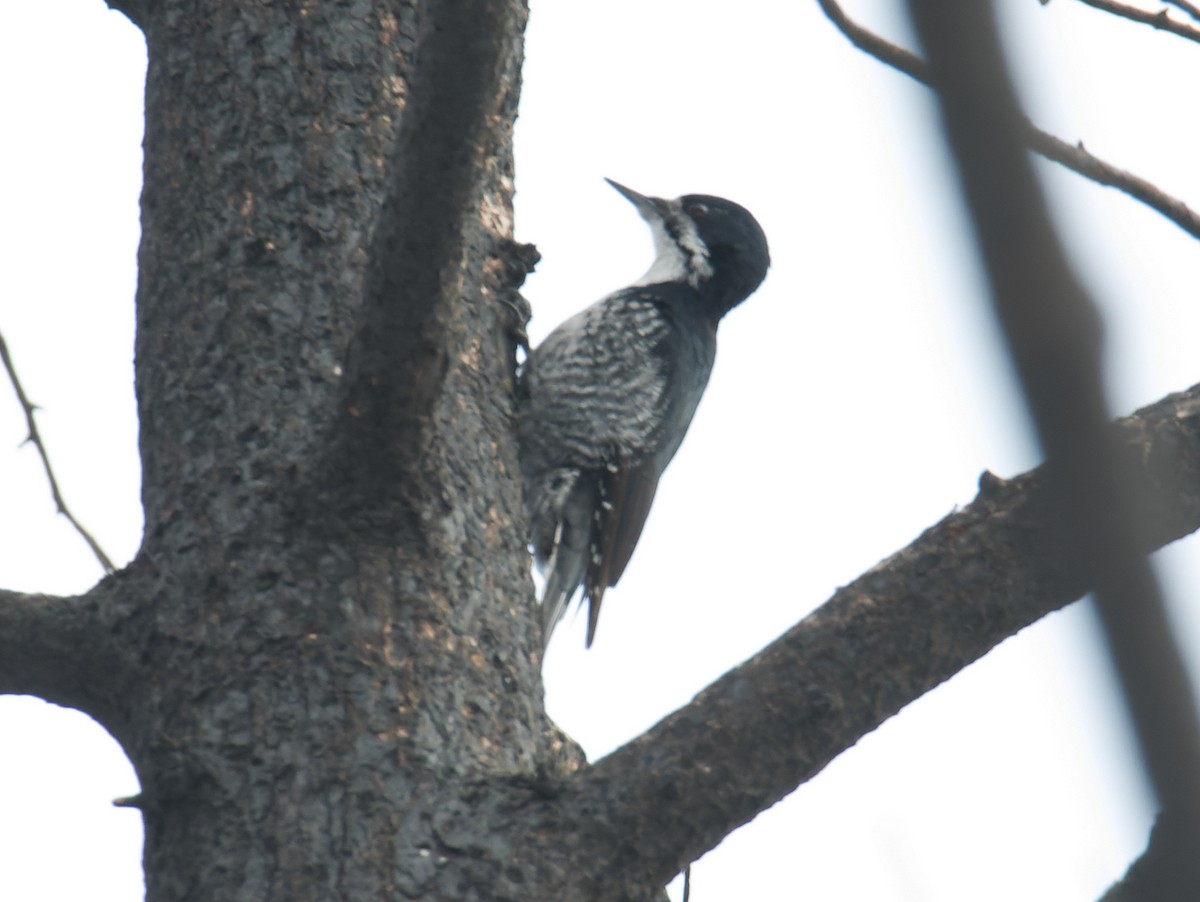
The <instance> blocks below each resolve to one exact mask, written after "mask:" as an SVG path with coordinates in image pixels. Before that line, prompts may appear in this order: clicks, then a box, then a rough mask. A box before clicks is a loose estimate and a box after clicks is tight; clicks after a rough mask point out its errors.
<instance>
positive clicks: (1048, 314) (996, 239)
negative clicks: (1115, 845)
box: [908, 0, 1200, 899]
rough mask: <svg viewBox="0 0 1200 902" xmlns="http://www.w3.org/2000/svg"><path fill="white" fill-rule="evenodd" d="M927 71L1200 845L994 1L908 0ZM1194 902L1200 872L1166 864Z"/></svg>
mask: <svg viewBox="0 0 1200 902" xmlns="http://www.w3.org/2000/svg"><path fill="white" fill-rule="evenodd" d="M908 5H909V10H910V14H911V16H912V19H913V22H914V24H915V25H916V27H917V32H918V34H919V35H920V38H921V43H922V44H923V46H924V47H925V48H926V51H927V53H928V55H929V60H930V67H931V71H932V72H933V73H935V80H936V81H937V83H938V84H939V85H941V89H940V90H939V91H938V99H939V101H940V106H941V110H942V120H943V125H944V128H945V132H946V140H947V143H948V144H949V145H950V149H951V150H952V152H953V157H954V160H955V163H956V168H957V171H958V175H959V180H960V182H961V186H962V191H963V196H964V198H965V199H966V202H967V206H968V208H969V210H970V212H971V219H972V223H973V225H974V229H975V234H976V242H977V244H978V246H979V250H980V253H981V256H982V258H983V261H984V263H985V266H986V269H987V274H988V280H989V283H990V286H991V294H992V302H993V307H994V309H995V312H996V315H997V318H998V320H999V322H1000V324H1001V326H1002V328H1003V332H1004V336H1005V339H1006V341H1007V344H1008V348H1009V353H1010V355H1011V357H1012V360H1013V363H1014V366H1015V368H1016V370H1017V374H1018V377H1019V379H1020V381H1021V385H1022V387H1023V389H1024V392H1025V397H1026V400H1027V403H1028V405H1029V409H1030V412H1031V414H1032V415H1033V419H1034V422H1035V423H1036V425H1037V431H1038V435H1039V438H1040V439H1041V443H1042V447H1043V448H1044V449H1045V452H1046V457H1047V461H1048V466H1049V467H1051V468H1053V471H1052V472H1053V474H1054V475H1053V479H1052V481H1051V485H1052V486H1053V487H1054V488H1055V493H1054V497H1053V504H1054V507H1053V514H1054V516H1055V517H1058V518H1061V520H1062V523H1063V528H1064V531H1065V533H1066V534H1067V536H1068V538H1069V541H1068V542H1067V543H1066V547H1065V548H1064V549H1063V551H1064V553H1065V554H1066V555H1068V559H1069V560H1073V561H1074V562H1075V565H1074V566H1075V567H1076V568H1077V569H1079V570H1080V571H1081V572H1083V573H1085V574H1087V576H1088V584H1089V585H1091V586H1093V587H1094V591H1095V598H1096V604H1097V608H1098V610H1099V612H1100V619H1101V621H1102V623H1103V624H1104V627H1105V633H1106V637H1107V639H1108V645H1109V649H1110V651H1111V653H1112V659H1113V663H1114V665H1115V667H1116V670H1117V673H1118V674H1119V676H1120V680H1121V685H1122V688H1123V689H1124V693H1125V697H1126V701H1127V703H1128V706H1129V710H1130V714H1131V715H1132V718H1133V721H1134V724H1135V725H1136V727H1137V734H1138V739H1139V741H1140V744H1141V750H1142V756H1143V758H1144V760H1145V764H1146V768H1147V770H1148V772H1149V776H1150V779H1151V782H1152V784H1153V785H1154V787H1155V790H1156V791H1157V793H1158V798H1159V799H1160V800H1161V801H1162V802H1163V803H1164V804H1166V803H1169V804H1171V805H1173V806H1175V808H1176V813H1177V815H1178V816H1179V817H1180V820H1181V823H1182V825H1183V834H1184V836H1185V837H1186V838H1187V839H1186V842H1185V843H1184V845H1185V846H1188V847H1190V848H1192V849H1194V848H1195V847H1196V846H1197V845H1198V844H1200V780H1197V779H1196V776H1195V775H1196V773H1197V770H1198V769H1200V718H1198V717H1197V712H1196V701H1195V698H1194V697H1193V695H1192V690H1191V684H1190V682H1189V680H1188V676H1187V672H1186V670H1185V668H1184V665H1183V661H1182V658H1181V656H1180V654H1179V649H1178V647H1177V646H1176V643H1175V641H1174V637H1173V636H1172V634H1171V628H1170V624H1169V623H1168V620H1167V614H1166V610H1165V608H1164V606H1163V601H1162V597H1161V592H1160V591H1159V588H1158V584H1157V581H1156V580H1155V578H1154V574H1153V572H1152V571H1151V569H1150V565H1149V562H1148V561H1147V560H1146V559H1145V556H1144V553H1143V550H1142V548H1141V547H1140V546H1141V545H1142V541H1141V539H1140V536H1139V529H1140V527H1141V525H1142V524H1141V518H1140V516H1139V514H1140V512H1139V511H1138V510H1137V505H1136V504H1135V501H1134V496H1133V493H1132V486H1131V485H1130V480H1129V478H1128V476H1127V473H1126V468H1125V460H1124V459H1123V458H1122V456H1121V455H1120V454H1119V453H1118V449H1117V447H1116V445H1115V444H1114V443H1113V442H1112V436H1111V432H1110V430H1109V429H1108V425H1107V419H1108V413H1107V408H1108V404H1107V401H1106V399H1105V396H1104V388H1103V377H1102V363H1101V357H1102V347H1101V346H1102V341H1101V327H1100V319H1099V314H1098V312H1097V311H1096V308H1095V306H1094V304H1093V303H1092V301H1091V299H1090V298H1089V297H1088V295H1087V292H1086V291H1085V290H1084V288H1083V286H1082V285H1081V284H1080V282H1079V280H1078V279H1076V277H1075V274H1074V273H1073V272H1072V271H1071V268H1070V266H1069V264H1068V263H1067V260H1066V255H1065V253H1064V252H1063V249H1062V245H1061V242H1060V241H1059V239H1058V235H1057V234H1056V232H1055V229H1054V226H1053V224H1052V223H1051V221H1050V214H1049V211H1048V209H1047V207H1046V202H1045V198H1044V197H1043V196H1042V193H1041V189H1040V186H1039V185H1038V182H1037V178H1036V177H1035V175H1034V172H1033V167H1032V165H1031V163H1030V160H1029V156H1028V154H1027V153H1026V152H1025V150H1024V148H1022V146H1021V124H1022V122H1023V117H1022V115H1021V112H1020V110H1019V107H1018V103H1017V97H1016V90H1015V88H1013V86H1012V83H1011V80H1010V78H1009V75H1008V71H1007V67H1006V65H1005V62H1004V54H1003V50H1002V49H1001V45H1000V38H999V35H998V28H997V26H996V22H995V18H994V14H993V11H992V7H991V5H990V4H986V3H972V4H962V3H960V2H959V0H909V3H908ZM1168 870H1169V872H1170V873H1171V876H1172V879H1173V880H1176V881H1178V888H1177V889H1178V890H1179V892H1178V897H1179V898H1181V899H1182V898H1188V899H1195V898H1200V865H1198V864H1197V861H1196V858H1195V855H1194V854H1187V855H1178V856H1176V857H1175V858H1174V859H1173V860H1172V861H1171V862H1170V867H1169V868H1168Z"/></svg>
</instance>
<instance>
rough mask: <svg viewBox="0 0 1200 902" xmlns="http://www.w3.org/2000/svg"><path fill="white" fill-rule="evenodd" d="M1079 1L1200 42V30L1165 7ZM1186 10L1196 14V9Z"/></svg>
mask: <svg viewBox="0 0 1200 902" xmlns="http://www.w3.org/2000/svg"><path fill="white" fill-rule="evenodd" d="M1079 2H1080V3H1083V4H1085V5H1087V6H1090V7H1092V8H1094V9H1099V10H1102V11H1103V12H1106V13H1112V14H1113V15H1114V16H1120V17H1121V18H1122V19H1129V20H1130V21H1131V22H1138V23H1140V24H1142V25H1149V26H1150V27H1151V28H1156V29H1158V30H1159V31H1169V32H1170V33H1171V34H1174V35H1178V36H1179V37H1181V38H1185V39H1187V40H1189V41H1196V42H1197V43H1200V30H1198V29H1195V28H1193V27H1192V26H1190V25H1185V24H1184V23H1182V22H1176V21H1175V20H1174V19H1172V18H1171V16H1170V14H1169V13H1168V11H1167V10H1165V9H1160V10H1159V11H1158V12H1156V13H1152V12H1149V11H1147V10H1144V9H1139V8H1138V7H1136V6H1130V5H1129V4H1128V3H1116V2H1114V0H1079ZM1186 11H1188V12H1191V13H1192V14H1193V15H1195V10H1194V9H1192V10H1186Z"/></svg>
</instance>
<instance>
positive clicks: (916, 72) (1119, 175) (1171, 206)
mask: <svg viewBox="0 0 1200 902" xmlns="http://www.w3.org/2000/svg"><path fill="white" fill-rule="evenodd" d="M817 2H818V3H819V4H820V6H821V9H822V10H823V11H824V12H825V15H826V16H827V17H828V18H829V20H830V21H831V22H833V24H834V25H836V26H837V28H838V30H839V31H841V32H842V34H844V35H845V36H846V37H847V38H848V39H849V41H850V43H852V44H853V45H854V46H855V47H857V48H858V49H859V50H862V51H863V52H864V53H867V54H869V55H871V56H873V57H875V59H877V60H879V61H880V62H882V63H886V64H887V65H889V66H891V67H892V68H893V69H898V70H900V71H901V72H903V73H904V74H905V75H907V76H909V77H910V78H912V79H913V80H915V81H919V82H920V83H921V84H923V85H926V86H927V87H932V86H933V84H932V80H931V78H930V75H929V69H928V67H927V66H926V65H925V61H924V60H922V59H921V58H920V57H919V56H917V55H916V54H915V53H913V52H912V51H910V50H906V49H905V48H903V47H900V46H897V45H896V44H893V43H891V42H890V41H885V40H884V39H883V38H881V37H879V35H877V34H874V33H873V32H871V31H868V30H867V29H865V28H863V27H862V26H861V25H859V24H858V23H856V22H853V21H851V20H850V19H849V18H848V17H847V16H846V14H845V12H843V11H842V8H841V7H840V6H839V5H838V4H837V2H836V0H817ZM1024 129H1025V141H1026V143H1027V144H1028V145H1029V147H1030V148H1031V149H1032V150H1033V151H1034V152H1035V153H1037V154H1039V155H1041V156H1043V157H1045V158H1046V159H1048V160H1050V161H1052V162H1055V163H1058V164H1059V165H1061V166H1065V167H1066V168H1067V169H1070V170H1071V171H1073V172H1075V173H1078V174H1079V175H1082V176H1083V177H1084V178H1087V179H1090V180H1091V181H1093V182H1096V183H1097V184H1100V185H1105V186H1107V187H1110V188H1116V189H1117V190H1118V191H1121V192H1123V193H1124V194H1127V195H1129V196H1130V197H1132V198H1134V199H1135V200H1138V201H1141V202H1142V203H1143V204H1145V205H1146V206H1148V207H1150V208H1151V209H1152V210H1155V211H1157V212H1158V213H1159V214H1161V215H1162V216H1165V217H1166V218H1167V219H1169V220H1171V222H1173V223H1175V225H1177V226H1179V227H1180V228H1181V229H1183V230H1184V231H1185V232H1187V233H1188V234H1189V235H1191V236H1192V237H1194V238H1197V239H1200V215H1197V214H1196V213H1195V212H1194V211H1193V210H1191V209H1190V208H1189V207H1188V205H1187V204H1185V203H1184V202H1183V201H1181V200H1179V199H1177V198H1175V197H1172V196H1171V195H1169V194H1166V193H1165V192H1163V191H1162V190H1160V189H1159V188H1156V187H1155V186H1154V185H1152V184H1150V182H1148V181H1146V180H1145V179H1143V178H1140V177H1138V176H1136V175H1133V174H1132V173H1130V172H1127V171H1125V170H1124V169H1119V168H1117V167H1116V166H1113V165H1112V164H1111V163H1107V162H1105V161H1104V160H1102V159H1100V158H1099V157H1097V156H1095V155H1094V154H1091V153H1089V152H1088V151H1086V150H1084V148H1083V145H1082V144H1075V145H1072V144H1069V143H1067V142H1066V141H1063V140H1062V139H1061V138H1056V137H1055V136H1054V135H1052V134H1050V133H1049V132H1044V131H1042V130H1041V129H1039V128H1037V127H1036V126H1034V125H1032V124H1031V123H1028V122H1026V123H1025V124H1024Z"/></svg>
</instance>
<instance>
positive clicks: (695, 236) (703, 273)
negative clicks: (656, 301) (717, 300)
mask: <svg viewBox="0 0 1200 902" xmlns="http://www.w3.org/2000/svg"><path fill="white" fill-rule="evenodd" d="M667 216H668V217H670V219H671V222H672V224H673V225H674V226H675V229H676V232H677V234H678V235H679V240H678V241H676V239H675V238H674V237H673V236H672V235H671V232H670V230H669V229H668V228H667V224H666V223H665V222H663V221H662V220H661V219H659V218H657V217H655V216H650V217H647V218H646V221H647V223H648V224H649V225H650V233H651V234H652V235H653V236H654V262H653V263H652V264H651V265H650V269H648V270H647V271H646V274H645V275H644V276H642V277H641V278H640V279H638V280H637V281H636V282H634V283H633V284H634V286H640V285H653V284H655V283H656V282H687V283H688V284H689V285H691V286H692V287H693V288H699V287H700V283H701V282H702V281H704V280H705V279H708V278H709V277H710V276H712V267H711V266H710V265H709V262H708V247H707V246H705V244H704V239H702V238H701V237H700V235H699V233H698V232H697V231H696V224H695V223H694V222H692V218H691V217H690V216H688V215H687V214H686V213H684V212H683V210H682V209H680V208H679V206H678V204H677V203H676V202H675V201H671V202H670V204H669V209H668V210H667Z"/></svg>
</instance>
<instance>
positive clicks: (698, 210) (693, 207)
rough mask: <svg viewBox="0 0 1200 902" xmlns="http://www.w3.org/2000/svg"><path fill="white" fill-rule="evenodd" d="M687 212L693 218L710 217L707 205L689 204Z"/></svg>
mask: <svg viewBox="0 0 1200 902" xmlns="http://www.w3.org/2000/svg"><path fill="white" fill-rule="evenodd" d="M687 211H688V213H690V214H691V215H692V216H707V215H708V206H707V205H706V204H701V203H695V204H688V206H687Z"/></svg>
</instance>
